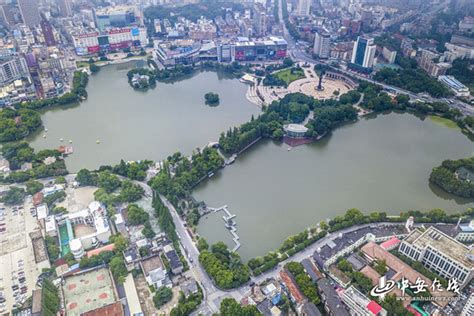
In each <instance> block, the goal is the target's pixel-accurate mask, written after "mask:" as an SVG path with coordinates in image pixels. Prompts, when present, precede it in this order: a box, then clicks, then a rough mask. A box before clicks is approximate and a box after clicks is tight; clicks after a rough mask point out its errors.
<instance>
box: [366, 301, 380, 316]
mask: <svg viewBox="0 0 474 316" xmlns="http://www.w3.org/2000/svg"><path fill="white" fill-rule="evenodd" d="M367 309H368V310H369V312H371V313H372V314H374V315H377V314H378V313H379V312H380V311H381V310H382V306H380V305H379V304H377V302H376V301H370V303H369V304H367Z"/></svg>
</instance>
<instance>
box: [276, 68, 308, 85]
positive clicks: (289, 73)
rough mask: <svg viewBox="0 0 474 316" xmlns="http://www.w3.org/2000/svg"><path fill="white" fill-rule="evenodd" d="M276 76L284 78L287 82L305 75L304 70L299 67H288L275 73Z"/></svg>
mask: <svg viewBox="0 0 474 316" xmlns="http://www.w3.org/2000/svg"><path fill="white" fill-rule="evenodd" d="M274 75H275V77H277V78H279V79H281V80H283V81H285V82H286V84H287V85H288V84H290V83H291V82H293V81H295V80H298V79H302V78H304V77H305V74H304V70H303V69H298V68H288V69H285V70H282V71H279V72H277V73H275V74H274Z"/></svg>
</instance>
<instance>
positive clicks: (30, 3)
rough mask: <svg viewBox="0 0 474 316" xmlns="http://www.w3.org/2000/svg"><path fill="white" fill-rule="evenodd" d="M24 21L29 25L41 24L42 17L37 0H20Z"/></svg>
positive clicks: (19, 4)
mask: <svg viewBox="0 0 474 316" xmlns="http://www.w3.org/2000/svg"><path fill="white" fill-rule="evenodd" d="M18 6H19V7H20V12H21V17H22V19H23V23H25V24H26V25H28V26H35V25H38V24H40V22H41V17H40V13H39V8H38V1H37V0H18Z"/></svg>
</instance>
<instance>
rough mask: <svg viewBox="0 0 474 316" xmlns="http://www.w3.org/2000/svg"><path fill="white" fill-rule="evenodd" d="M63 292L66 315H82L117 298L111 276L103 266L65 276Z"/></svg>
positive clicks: (111, 302) (113, 301)
mask: <svg viewBox="0 0 474 316" xmlns="http://www.w3.org/2000/svg"><path fill="white" fill-rule="evenodd" d="M63 293H64V302H65V309H66V314H67V315H68V316H76V315H77V316H79V315H83V314H84V313H86V312H89V311H94V310H97V309H98V308H100V307H105V306H108V305H110V304H113V303H115V302H116V300H117V299H116V293H115V285H114V283H113V280H112V277H111V276H110V273H109V270H108V269H107V268H104V267H102V268H99V269H95V270H89V271H86V272H82V273H79V274H75V275H72V276H69V277H66V278H65V279H64V285H63ZM91 315H101V314H91ZM109 315H110V314H109Z"/></svg>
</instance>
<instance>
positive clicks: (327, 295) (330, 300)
mask: <svg viewBox="0 0 474 316" xmlns="http://www.w3.org/2000/svg"><path fill="white" fill-rule="evenodd" d="M317 283H318V290H319V292H320V293H321V294H322V296H323V298H324V301H325V302H326V305H327V306H328V308H329V310H331V311H332V312H333V313H334V315H337V316H349V315H350V314H349V312H348V311H347V309H346V307H345V306H344V304H343V303H342V301H341V299H340V298H339V296H338V295H337V292H336V290H335V289H334V284H333V283H331V281H329V279H328V278H322V279H321V280H319V281H318V282H317Z"/></svg>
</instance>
